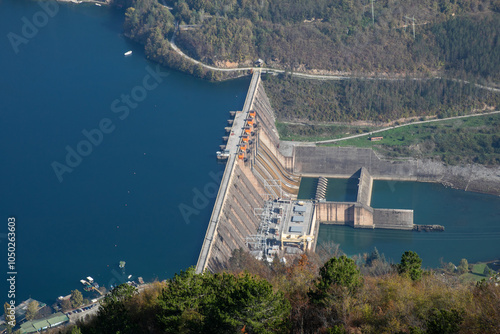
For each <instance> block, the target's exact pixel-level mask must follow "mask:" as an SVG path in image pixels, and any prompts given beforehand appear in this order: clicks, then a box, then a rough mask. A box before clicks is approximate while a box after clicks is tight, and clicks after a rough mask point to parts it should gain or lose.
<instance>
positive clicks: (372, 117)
mask: <svg viewBox="0 0 500 334" xmlns="http://www.w3.org/2000/svg"><path fill="white" fill-rule="evenodd" d="M263 84H264V87H265V89H266V93H267V94H268V96H269V98H270V100H271V104H272V106H273V109H274V110H275V111H276V114H277V117H278V119H279V120H280V121H282V120H296V121H297V120H301V121H313V122H353V121H357V120H364V121H367V122H372V123H376V122H389V121H394V120H397V119H401V118H408V117H426V116H438V117H441V118H443V117H451V116H457V115H464V114H467V113H471V112H473V111H476V112H477V109H479V110H482V109H484V108H487V107H490V108H492V109H495V108H500V93H497V92H492V91H489V90H486V89H482V88H478V87H476V86H474V85H473V84H466V83H463V82H461V81H453V80H446V79H423V80H415V79H411V78H407V79H404V78H401V79H398V80H379V79H377V78H374V79H373V80H363V79H353V80H342V81H317V80H308V79H296V78H293V77H290V76H272V75H269V76H265V75H264V76H263Z"/></svg>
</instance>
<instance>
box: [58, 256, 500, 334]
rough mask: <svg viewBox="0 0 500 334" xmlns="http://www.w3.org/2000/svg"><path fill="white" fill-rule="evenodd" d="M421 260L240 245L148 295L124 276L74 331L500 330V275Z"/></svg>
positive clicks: (463, 265)
mask: <svg viewBox="0 0 500 334" xmlns="http://www.w3.org/2000/svg"><path fill="white" fill-rule="evenodd" d="M337 252H338V250H337ZM421 263H422V260H421V259H420V258H419V256H418V255H417V254H416V253H414V252H411V251H409V252H405V253H404V254H403V255H402V257H401V262H400V263H399V264H397V265H391V264H389V263H387V262H386V261H385V259H384V257H383V255H382V256H381V255H380V254H379V253H378V251H377V250H376V249H375V250H374V251H373V252H372V253H371V254H364V255H363V256H358V257H355V258H354V259H350V258H347V257H346V256H344V255H342V254H340V253H338V254H336V256H333V257H330V258H326V259H325V260H324V261H322V260H321V259H320V257H318V256H317V255H316V254H310V255H309V256H307V255H302V256H301V257H298V258H295V260H294V261H293V262H292V263H290V264H288V265H285V264H283V263H281V262H280V261H278V260H277V259H276V260H275V261H274V262H273V263H272V264H268V263H267V261H264V262H263V261H259V260H256V259H254V258H253V257H252V256H250V255H249V254H248V253H247V252H244V251H243V250H237V251H235V252H234V253H233V257H232V258H231V259H230V261H229V263H228V264H227V268H226V270H225V271H224V272H221V273H216V274H211V273H208V272H206V273H204V274H195V273H194V270H193V269H192V268H191V269H188V270H187V271H183V272H181V273H180V274H178V275H176V276H175V277H174V278H172V279H170V280H168V281H166V282H164V283H154V284H152V285H151V286H150V287H148V288H147V289H146V290H145V291H143V292H141V293H137V291H136V290H135V288H132V287H130V286H128V285H126V284H123V285H121V286H119V287H117V288H115V289H114V290H113V291H112V292H111V293H110V294H108V295H107V296H106V298H105V299H104V302H103V303H102V306H101V308H100V310H99V312H98V315H97V317H95V318H93V319H91V320H90V321H88V322H86V323H83V324H78V327H79V328H75V327H73V328H71V327H69V328H66V329H65V333H83V334H86V333H89V334H100V333H102V334H110V333H121V334H128V333H130V334H132V333H214V334H223V333H231V334H234V333H249V334H250V333H270V334H271V333H339V334H340V333H369V334H374V333H415V334H416V333H421V334H423V333H427V334H434V333H435V334H437V333H439V334H446V333H464V334H465V333H490V334H494V333H500V327H499V324H500V286H498V284H495V283H494V281H495V279H493V280H489V281H490V282H488V281H486V280H487V279H488V277H489V276H484V275H483V274H478V275H480V276H484V278H485V279H486V280H483V281H482V282H479V283H477V284H475V283H467V282H464V283H462V282H461V281H460V280H459V279H458V276H457V274H454V273H453V272H454V271H457V272H459V274H460V275H465V274H464V273H467V272H468V271H469V268H468V264H467V261H466V260H465V259H464V260H462V261H461V264H460V266H459V267H458V269H457V267H455V266H454V265H453V264H451V263H450V264H448V265H445V266H447V267H450V266H451V268H450V269H443V270H440V271H439V272H435V271H425V270H422V268H421ZM454 268H455V269H454ZM249 272H250V273H252V274H249ZM489 274H491V271H490V272H489ZM497 276H498V275H497Z"/></svg>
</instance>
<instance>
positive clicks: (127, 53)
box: [124, 50, 132, 56]
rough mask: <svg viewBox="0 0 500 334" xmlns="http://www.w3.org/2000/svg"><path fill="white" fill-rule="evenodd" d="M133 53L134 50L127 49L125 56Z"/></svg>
mask: <svg viewBox="0 0 500 334" xmlns="http://www.w3.org/2000/svg"><path fill="white" fill-rule="evenodd" d="M131 54H132V50H130V51H127V52H125V53H124V55H125V56H130V55H131Z"/></svg>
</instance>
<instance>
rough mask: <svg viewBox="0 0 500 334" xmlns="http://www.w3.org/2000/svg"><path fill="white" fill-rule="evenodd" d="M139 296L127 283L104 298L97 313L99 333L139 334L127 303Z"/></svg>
mask: <svg viewBox="0 0 500 334" xmlns="http://www.w3.org/2000/svg"><path fill="white" fill-rule="evenodd" d="M136 294H137V289H136V288H135V287H133V286H131V285H128V284H126V283H124V284H120V285H118V286H117V287H115V288H114V289H113V290H111V292H110V293H109V294H108V295H107V296H106V297H104V299H103V301H102V302H101V306H100V307H99V312H98V313H97V318H96V320H95V328H96V330H97V332H98V333H121V334H127V333H137V332H138V330H137V323H136V322H134V320H133V319H132V318H131V314H130V311H129V309H128V308H127V305H126V304H127V301H129V300H130V299H132V298H133V296H134V295H136Z"/></svg>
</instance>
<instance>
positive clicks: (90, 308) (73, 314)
mask: <svg viewBox="0 0 500 334" xmlns="http://www.w3.org/2000/svg"><path fill="white" fill-rule="evenodd" d="M98 310H99V303H94V304H91V305H87V306H83V307H80V308H77V309H74V310H72V311H68V312H66V313H64V314H66V315H67V316H68V318H69V321H70V323H75V322H77V321H78V320H84V319H85V317H86V316H87V315H89V316H93V315H95V314H96V313H97V311H98Z"/></svg>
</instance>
